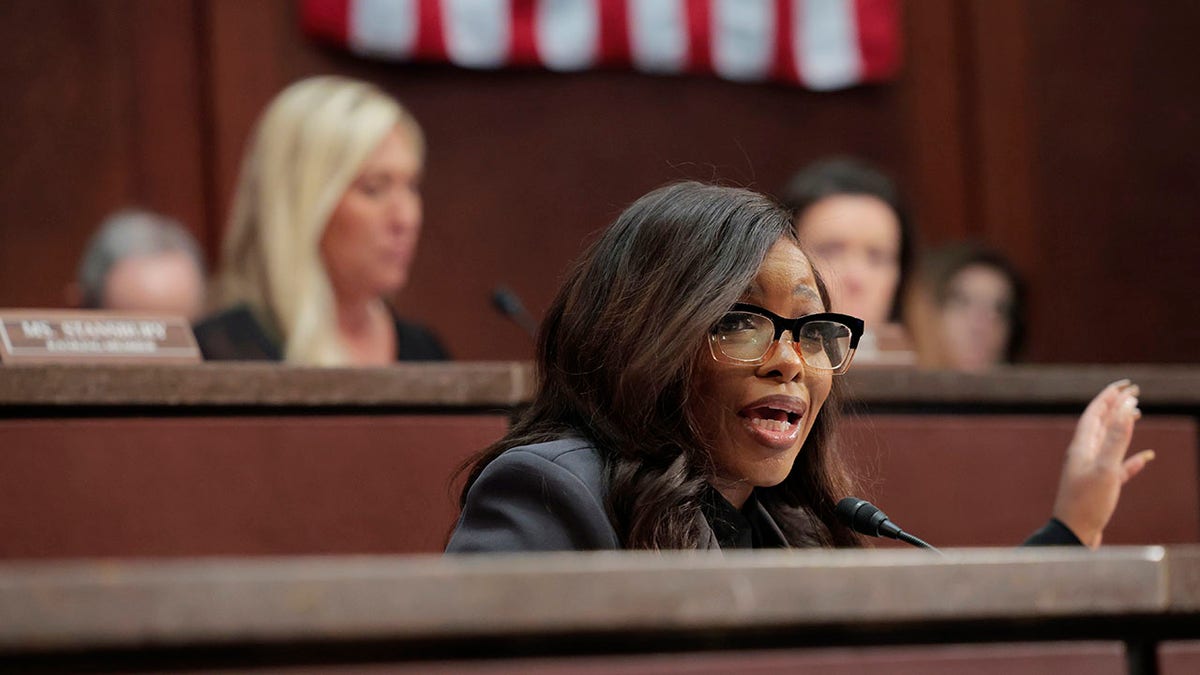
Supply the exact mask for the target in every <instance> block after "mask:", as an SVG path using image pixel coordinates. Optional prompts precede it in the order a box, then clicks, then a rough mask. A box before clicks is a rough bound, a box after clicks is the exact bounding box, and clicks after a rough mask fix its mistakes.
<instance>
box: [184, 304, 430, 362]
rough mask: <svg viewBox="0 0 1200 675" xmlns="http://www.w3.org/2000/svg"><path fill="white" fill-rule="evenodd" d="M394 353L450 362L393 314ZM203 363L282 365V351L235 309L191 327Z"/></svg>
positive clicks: (423, 331)
mask: <svg viewBox="0 0 1200 675" xmlns="http://www.w3.org/2000/svg"><path fill="white" fill-rule="evenodd" d="M392 318H393V319H394V320H395V322H396V353H397V354H398V355H399V357H398V359H397V360H399V361H445V360H446V359H448V358H450V357H449V356H448V355H447V354H446V350H445V349H443V348H442V344H441V342H439V341H438V339H437V337H436V336H434V334H433V333H432V332H430V331H429V329H427V328H425V327H423V326H421V325H419V324H415V323H411V322H409V321H405V320H403V319H401V318H399V317H397V316H396V315H395V314H393V315H392ZM193 331H194V332H195V334H196V342H197V343H199V345H200V353H201V354H203V355H204V360H205V361H282V360H283V349H282V347H281V345H280V344H279V341H278V338H277V337H275V336H273V335H271V333H269V332H268V331H267V330H266V329H264V328H263V326H262V324H261V323H259V321H258V318H257V317H256V316H255V315H254V312H252V311H251V310H250V308H249V307H248V306H246V305H236V306H234V307H231V308H229V309H227V310H225V311H223V312H219V313H217V314H214V315H213V316H210V317H208V318H206V319H204V320H203V321H201V322H200V323H198V324H196V325H195V326H194V327H193Z"/></svg>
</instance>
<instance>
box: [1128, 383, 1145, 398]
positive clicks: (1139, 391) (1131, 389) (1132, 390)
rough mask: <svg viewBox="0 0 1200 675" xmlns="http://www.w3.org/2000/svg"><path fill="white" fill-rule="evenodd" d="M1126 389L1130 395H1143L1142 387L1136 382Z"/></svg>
mask: <svg viewBox="0 0 1200 675" xmlns="http://www.w3.org/2000/svg"><path fill="white" fill-rule="evenodd" d="M1125 391H1126V392H1128V393H1129V395H1130V396H1141V395H1142V388H1141V387H1139V386H1138V385H1136V384H1135V385H1133V386H1131V387H1129V388H1128V389H1126V390H1125Z"/></svg>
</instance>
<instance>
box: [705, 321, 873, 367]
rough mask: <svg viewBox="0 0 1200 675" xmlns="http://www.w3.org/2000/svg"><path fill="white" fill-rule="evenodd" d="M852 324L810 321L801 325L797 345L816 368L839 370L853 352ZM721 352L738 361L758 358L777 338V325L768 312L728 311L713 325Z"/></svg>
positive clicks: (762, 355) (807, 360)
mask: <svg viewBox="0 0 1200 675" xmlns="http://www.w3.org/2000/svg"><path fill="white" fill-rule="evenodd" d="M850 336H851V333H850V328H849V327H848V326H846V325H845V324H842V323H838V322H836V321H810V322H808V323H806V324H804V325H803V326H801V328H800V335H799V337H798V338H797V339H795V340H794V347H795V349H796V350H797V351H798V352H799V353H800V355H801V358H802V359H803V360H804V362H805V363H806V364H807V365H809V366H810V367H813V368H821V369H824V370H836V369H837V368H839V367H841V365H842V364H843V363H845V361H846V358H847V357H848V356H849V354H850ZM713 337H714V343H715V344H716V346H717V348H718V349H719V350H720V352H721V353H722V354H724V355H725V356H727V357H729V358H731V359H734V360H737V361H747V362H750V361H758V360H760V359H762V358H763V357H764V356H766V355H767V352H768V351H769V350H770V349H771V343H772V342H774V337H775V325H774V324H773V323H772V322H771V320H770V319H768V318H767V317H765V316H762V315H760V314H753V313H750V312H729V313H728V314H726V315H725V316H724V317H722V318H721V320H720V321H719V322H717V325H716V326H715V327H714V328H713Z"/></svg>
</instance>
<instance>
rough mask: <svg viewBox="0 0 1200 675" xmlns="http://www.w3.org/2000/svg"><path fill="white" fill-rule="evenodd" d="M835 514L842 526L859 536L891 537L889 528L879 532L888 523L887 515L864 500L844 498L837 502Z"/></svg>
mask: <svg viewBox="0 0 1200 675" xmlns="http://www.w3.org/2000/svg"><path fill="white" fill-rule="evenodd" d="M835 512H836V513H837V516H838V519H839V520H841V521H842V524H843V525H845V526H846V527H848V528H850V529H852V530H854V531H855V532H858V533H859V534H865V535H867V536H870V537H880V536H893V535H892V534H891V532H890V531H889V530H890V528H884V529H883V530H882V531H881V530H880V526H881V525H883V524H884V523H886V522H888V517H887V514H885V513H884V512H883V511H880V510H879V509H878V508H876V507H875V505H874V504H872V503H871V502H868V501H866V500H864V499H859V498H858V497H846V498H845V499H843V500H842V501H840V502H838V505H837V508H836V509H835Z"/></svg>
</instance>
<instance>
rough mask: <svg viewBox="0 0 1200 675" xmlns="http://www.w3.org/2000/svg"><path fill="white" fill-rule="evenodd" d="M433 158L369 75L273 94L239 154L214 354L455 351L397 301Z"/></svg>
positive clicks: (426, 354)
mask: <svg viewBox="0 0 1200 675" xmlns="http://www.w3.org/2000/svg"><path fill="white" fill-rule="evenodd" d="M424 158H425V140H424V135H423V134H422V132H421V127H420V126H419V125H418V124H417V121H416V120H415V119H414V118H413V117H412V115H410V114H409V113H408V111H407V110H405V109H404V107H403V106H401V105H400V103H399V102H398V101H396V99H394V98H393V97H391V96H389V95H388V94H386V93H385V92H383V91H382V90H381V89H379V88H378V87H376V86H374V85H372V84H369V83H366V82H360V81H357V80H352V79H349V78H344V77H337V76H322V77H313V78H309V79H305V80H301V81H299V82H297V83H295V84H292V85H291V86H289V87H288V88H287V89H285V90H284V91H283V92H281V93H280V94H279V95H278V96H276V97H275V99H274V100H273V101H272V102H271V103H270V105H268V107H267V109H266V111H265V112H264V113H263V115H262V117H261V118H260V119H259V121H258V125H257V127H256V129H255V132H254V135H253V138H252V139H251V141H250V143H249V145H248V147H247V150H246V154H245V157H244V158H243V161H242V167H241V176H240V179H239V183H238V187H237V194H236V196H235V199H234V204H233V210H232V213H231V216H230V219H229V224H228V228H227V230H226V233H225V240H224V244H223V249H222V258H221V267H220V270H219V273H218V276H217V280H216V281H217V285H216V289H215V290H216V294H217V300H218V303H219V306H220V307H223V308H224V309H223V311H221V312H220V313H219V314H217V315H215V316H213V317H210V318H208V319H207V320H205V321H204V322H202V323H200V324H199V325H197V326H196V338H197V341H198V342H199V343H200V347H201V350H202V351H203V352H204V356H205V358H206V359H239V360H285V361H288V362H290V363H296V364H306V365H320V366H340V365H357V366H369V365H383V364H388V363H392V362H394V361H397V360H438V359H444V358H446V352H445V350H444V349H443V348H442V345H441V343H440V342H439V341H438V339H437V338H436V337H435V336H434V335H433V333H431V332H430V331H429V330H428V329H426V328H424V327H422V326H420V325H418V324H415V323H412V322H409V321H405V320H403V319H400V318H399V317H398V316H396V314H395V312H394V311H393V309H392V308H391V306H390V305H389V304H388V302H387V298H388V297H389V296H391V295H393V294H394V293H396V292H397V291H399V290H400V289H402V288H403V287H404V285H405V283H406V282H407V280H408V272H409V266H410V265H411V263H412V259H413V256H414V255H415V253H416V247H417V239H418V235H419V234H420V230H421V194H420V189H419V187H420V186H419V183H420V178H421V171H422V168H423V166H424Z"/></svg>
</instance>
